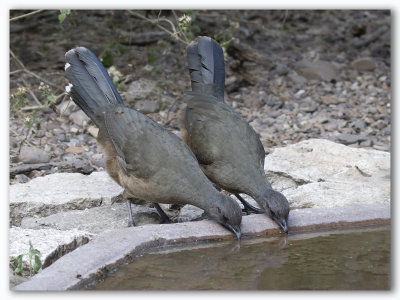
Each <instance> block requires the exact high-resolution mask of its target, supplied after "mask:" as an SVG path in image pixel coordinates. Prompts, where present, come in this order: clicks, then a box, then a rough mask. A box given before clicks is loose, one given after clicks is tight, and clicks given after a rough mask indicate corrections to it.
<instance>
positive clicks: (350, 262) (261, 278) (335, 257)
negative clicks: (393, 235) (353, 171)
mask: <svg viewBox="0 0 400 300" xmlns="http://www.w3.org/2000/svg"><path fill="white" fill-rule="evenodd" d="M90 289H98V290H204V289H206V290H299V289H300V290H303V289H307V290H308V289H312V290H385V289H390V227H389V226H385V227H378V228H364V229H357V230H351V231H331V232H325V233H321V232H319V233H307V234H293V235H289V236H280V237H273V238H262V239H261V238H260V239H247V240H241V241H240V242H238V241H231V242H219V243H204V244H198V245H196V246H189V247H180V248H173V249H167V250H162V251H156V252H152V253H148V254H144V255H143V256H141V257H139V258H137V260H135V261H134V262H132V263H131V264H129V265H126V266H124V267H122V268H121V269H120V270H118V271H116V272H115V273H113V274H110V275H109V276H108V277H107V278H106V279H105V280H104V281H102V282H100V283H98V284H97V285H96V286H94V287H91V288H90Z"/></svg>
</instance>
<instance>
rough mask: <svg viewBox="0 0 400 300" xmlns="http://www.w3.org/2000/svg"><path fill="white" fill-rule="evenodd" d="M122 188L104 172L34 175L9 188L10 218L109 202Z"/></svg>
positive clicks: (45, 213) (17, 218)
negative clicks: (31, 178) (24, 181)
mask: <svg viewBox="0 0 400 300" xmlns="http://www.w3.org/2000/svg"><path fill="white" fill-rule="evenodd" d="M121 192H122V188H121V187H120V186H119V185H118V184H116V183H115V182H114V181H113V180H112V179H111V178H110V177H109V176H108V175H107V173H106V172H93V173H92V174H90V175H82V174H79V173H55V174H51V175H47V176H44V177H37V178H35V179H33V180H31V181H29V182H28V183H25V184H18V183H17V184H14V185H11V186H10V189H9V196H10V197H9V201H10V220H11V223H12V224H18V223H19V222H20V221H21V219H22V218H23V217H33V216H48V215H51V214H54V213H57V212H60V211H67V210H71V209H85V208H89V207H96V206H100V205H104V204H107V203H108V204H110V203H111V198H112V197H114V196H116V195H118V194H120V193H121Z"/></svg>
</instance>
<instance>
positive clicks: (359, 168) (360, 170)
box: [355, 166, 372, 177]
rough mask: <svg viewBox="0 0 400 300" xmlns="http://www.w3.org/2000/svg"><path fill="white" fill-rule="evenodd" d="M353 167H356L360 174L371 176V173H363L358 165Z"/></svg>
mask: <svg viewBox="0 0 400 300" xmlns="http://www.w3.org/2000/svg"><path fill="white" fill-rule="evenodd" d="M355 168H356V169H357V171H358V172H360V174H361V175H362V176H364V177H371V176H372V175H370V174H368V173H365V172H364V171H363V170H361V169H360V168H359V167H358V166H355Z"/></svg>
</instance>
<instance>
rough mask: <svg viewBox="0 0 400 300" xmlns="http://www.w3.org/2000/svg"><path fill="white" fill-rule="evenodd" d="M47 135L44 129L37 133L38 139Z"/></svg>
mask: <svg viewBox="0 0 400 300" xmlns="http://www.w3.org/2000/svg"><path fill="white" fill-rule="evenodd" d="M45 135H46V131H44V130H43V129H40V130H39V131H38V132H36V137H38V138H42V137H44V136H45Z"/></svg>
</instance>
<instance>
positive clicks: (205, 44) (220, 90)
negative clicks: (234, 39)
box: [186, 36, 225, 101]
mask: <svg viewBox="0 0 400 300" xmlns="http://www.w3.org/2000/svg"><path fill="white" fill-rule="evenodd" d="M186 52H187V60H188V65H189V71H190V79H191V84H192V90H193V91H194V92H196V91H203V92H204V90H205V87H207V86H211V87H212V88H213V89H214V94H215V96H216V97H217V98H218V99H219V100H221V101H223V100H224V86H225V63H224V54H223V51H222V48H221V46H220V45H219V44H218V43H217V42H216V41H214V40H213V39H212V38H210V37H205V36H201V37H199V38H198V39H197V40H196V42H194V43H191V44H190V45H189V46H188V47H187V49H186ZM206 89H207V88H206Z"/></svg>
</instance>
